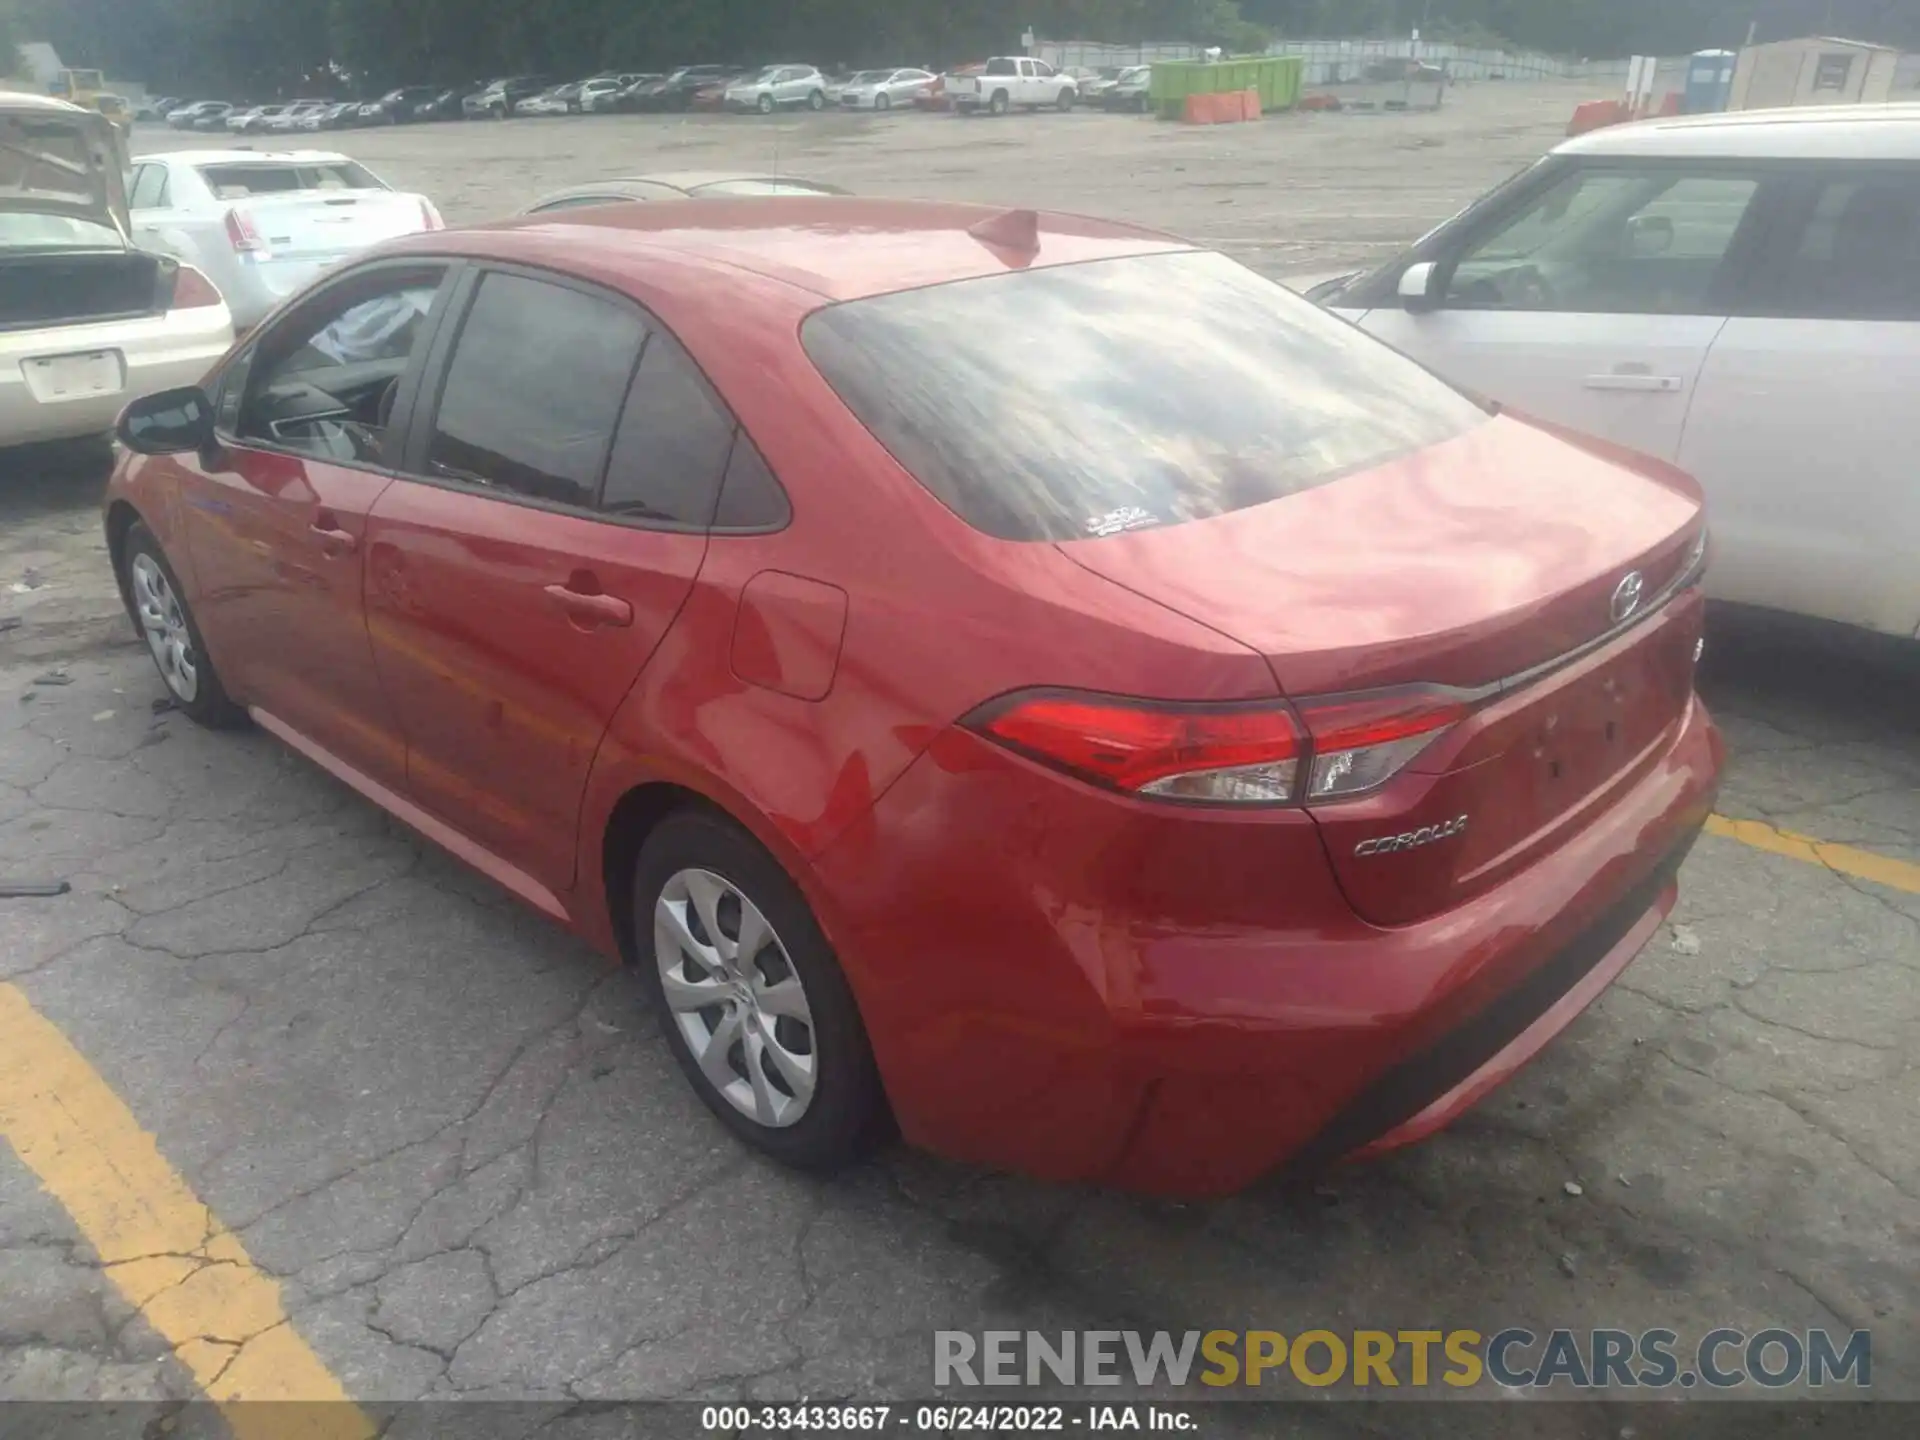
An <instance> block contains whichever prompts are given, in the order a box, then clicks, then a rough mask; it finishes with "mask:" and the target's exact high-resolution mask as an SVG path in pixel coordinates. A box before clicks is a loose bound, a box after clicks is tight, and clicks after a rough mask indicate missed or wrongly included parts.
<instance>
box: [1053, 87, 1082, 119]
mask: <svg viewBox="0 0 1920 1440" xmlns="http://www.w3.org/2000/svg"><path fill="white" fill-rule="evenodd" d="M1078 98H1079V96H1078V95H1077V94H1076V92H1075V91H1074V88H1073V87H1072V86H1071V85H1069V86H1067V87H1065V88H1064V89H1062V90H1061V92H1060V99H1059V101H1058V102H1057V103H1058V105H1059V107H1060V113H1061V114H1062V115H1067V114H1071V113H1072V111H1073V102H1074V101H1075V100H1076V99H1078Z"/></svg>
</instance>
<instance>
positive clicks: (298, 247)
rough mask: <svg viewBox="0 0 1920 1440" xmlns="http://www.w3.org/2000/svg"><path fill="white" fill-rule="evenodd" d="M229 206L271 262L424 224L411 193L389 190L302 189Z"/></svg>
mask: <svg viewBox="0 0 1920 1440" xmlns="http://www.w3.org/2000/svg"><path fill="white" fill-rule="evenodd" d="M234 208H235V209H236V210H237V211H239V212H241V213H243V214H244V215H245V216H246V217H247V218H248V219H249V220H250V221H252V223H253V228H254V230H255V231H256V232H257V233H258V235H259V236H260V239H261V240H262V241H263V242H264V243H265V244H266V246H267V249H268V253H269V254H270V256H271V257H272V260H273V261H274V262H278V261H282V260H287V261H294V262H302V261H304V262H322V263H324V262H328V261H333V260H339V259H343V258H345V257H346V256H348V255H352V254H355V253H357V252H358V251H361V250H365V249H366V248H367V247H368V246H370V245H377V244H379V243H380V242H381V241H382V240H391V239H393V238H394V237H395V236H398V235H412V234H414V233H415V232H416V231H419V230H421V229H424V228H425V225H426V217H425V214H424V212H423V211H422V210H421V207H420V200H419V198H418V197H417V196H414V195H406V194H401V193H398V192H396V191H392V190H304V191H298V192H293V193H288V194H285V195H252V196H249V197H248V198H246V199H245V200H239V201H236V202H235V203H234Z"/></svg>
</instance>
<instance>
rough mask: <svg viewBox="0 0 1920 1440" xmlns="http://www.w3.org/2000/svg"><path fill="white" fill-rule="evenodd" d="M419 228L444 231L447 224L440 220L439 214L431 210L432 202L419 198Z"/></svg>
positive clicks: (423, 197) (422, 197)
mask: <svg viewBox="0 0 1920 1440" xmlns="http://www.w3.org/2000/svg"><path fill="white" fill-rule="evenodd" d="M420 228H421V229H423V230H444V229H446V228H447V222H446V221H444V220H442V219H441V218H440V212H439V211H438V210H436V209H434V208H433V202H432V201H431V200H429V199H427V198H426V196H424V195H423V196H421V197H420Z"/></svg>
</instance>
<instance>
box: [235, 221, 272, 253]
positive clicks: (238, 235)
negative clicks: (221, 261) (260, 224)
mask: <svg viewBox="0 0 1920 1440" xmlns="http://www.w3.org/2000/svg"><path fill="white" fill-rule="evenodd" d="M227 242H228V243H229V244H230V245H232V246H233V253H234V254H236V255H252V256H254V257H255V258H257V259H260V260H271V259H272V258H273V251H272V249H271V248H270V247H269V246H268V244H267V242H266V241H265V240H263V239H261V237H260V231H259V230H258V229H257V228H255V226H254V223H253V217H252V216H251V215H249V214H247V212H246V211H244V210H240V209H234V210H229V211H227Z"/></svg>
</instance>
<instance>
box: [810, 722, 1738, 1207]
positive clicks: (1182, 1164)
mask: <svg viewBox="0 0 1920 1440" xmlns="http://www.w3.org/2000/svg"><path fill="white" fill-rule="evenodd" d="M1722 753H1723V749H1722V744H1721V741H1720V738H1719V735H1718V732H1717V731H1716V730H1715V729H1714V727H1713V725H1712V722H1711V721H1710V720H1709V718H1708V717H1707V714H1706V712H1705V710H1704V708H1703V707H1701V706H1700V704H1699V702H1698V701H1697V700H1696V701H1694V702H1692V704H1691V705H1690V706H1689V708H1688V710H1687V712H1686V714H1685V716H1684V717H1683V718H1682V719H1681V720H1680V721H1678V722H1676V724H1675V726H1674V727H1673V729H1672V731H1671V733H1670V738H1669V742H1668V743H1667V745H1666V747H1665V749H1664V750H1663V751H1662V752H1661V753H1660V755H1659V756H1658V758H1657V759H1656V761H1655V762H1654V763H1653V764H1652V765H1651V766H1650V767H1649V768H1648V769H1647V770H1646V771H1645V772H1644V773H1643V774H1642V775H1641V777H1640V778H1639V779H1638V780H1637V781H1636V782H1635V783H1634V784H1633V785H1632V786H1631V787H1630V788H1629V789H1628V790H1627V791H1626V792H1625V793H1623V794H1622V795H1620V796H1619V797H1618V799H1617V800H1616V801H1615V803H1614V804H1613V805H1611V806H1610V807H1609V808H1608V809H1607V810H1606V811H1605V812H1603V813H1602V814H1600V815H1598V816H1596V817H1595V818H1594V820H1593V821H1592V823H1591V824H1589V825H1588V826H1586V827H1585V828H1584V829H1583V830H1581V831H1579V832H1578V833H1576V834H1574V835H1572V836H1569V837H1567V838H1566V839H1565V840H1564V841H1563V843H1561V844H1560V845H1559V846H1558V847H1557V848H1555V849H1554V850H1552V851H1551V852H1549V853H1548V854H1546V855H1545V856H1544V857H1542V858H1541V859H1540V860H1538V861H1537V862H1535V863H1534V864H1532V865H1530V866H1529V867H1528V868H1527V869H1526V870H1524V871H1522V872H1520V873H1519V874H1517V875H1515V876H1512V877H1511V878H1509V879H1508V880H1506V881H1505V882H1503V883H1502V884H1500V885H1498V886H1496V887H1494V888H1493V889H1491V890H1489V891H1487V892H1485V893H1482V894H1480V895H1478V896H1475V897H1474V898H1473V899H1471V900H1469V901H1467V902H1466V903H1464V904H1462V905H1459V906H1457V907H1455V908H1454V909H1452V910H1449V911H1446V912H1444V913H1442V914H1439V915H1435V916H1432V917H1430V918H1428V919H1424V920H1422V921H1420V922H1418V923H1415V924H1410V925H1405V926H1397V927H1393V928H1381V927H1376V926H1372V925H1368V924H1366V923H1365V922H1363V921H1360V920H1359V919H1358V918H1357V917H1356V916H1355V915H1354V914H1353V911H1352V909H1351V907H1350V906H1349V905H1348V904H1347V903H1346V901H1345V899H1344V897H1343V896H1342V895H1341V894H1340V893H1339V891H1338V888H1337V887H1336V886H1335V884H1334V882H1333V880H1332V877H1331V872H1330V870H1329V867H1328V865H1327V863H1326V860H1325V856H1324V852H1323V851H1322V850H1321V849H1320V848H1319V842H1318V840H1317V838H1316V837H1315V836H1314V835H1313V832H1312V829H1311V827H1310V825H1308V826H1304V827H1303V826H1302V825H1300V824H1298V823H1296V816H1295V815H1293V814H1290V813H1289V814H1281V813H1275V814H1273V815H1272V816H1271V817H1270V818H1267V819H1263V820H1260V821H1257V822H1254V823H1252V824H1249V823H1248V822H1247V821H1246V820H1245V819H1243V818H1241V817H1237V816H1236V817H1231V818H1229V819H1223V818H1221V816H1220V815H1219V812H1196V811H1184V812H1177V813H1169V811H1168V809H1167V807H1155V806H1151V805H1146V804H1136V803H1134V802H1128V801H1120V800H1116V799H1115V798H1114V797H1111V796H1107V795H1103V794H1099V793H1098V792H1094V791H1091V790H1090V789H1088V788H1087V787H1083V786H1079V785H1078V784H1076V783H1075V782H1071V781H1067V780H1063V779H1060V778H1059V777H1056V776H1053V775H1052V774H1050V773H1047V772H1041V771H1039V770H1038V768H1037V767H1033V766H1030V765H1028V764H1027V762H1025V761H1022V760H1019V759H1017V758H1016V757H1013V756H1010V755H1006V754H1004V753H1002V752H1001V751H999V750H998V749H997V748H995V747H993V746H991V745H989V744H987V743H986V742H984V741H981V740H977V739H975V738H973V737H972V736H969V735H966V734H964V733H962V732H949V734H947V735H945V736H943V737H942V738H941V739H940V740H938V741H936V742H935V744H934V746H933V747H932V748H931V749H930V750H929V751H928V753H927V754H926V755H924V756H923V757H922V758H921V759H920V760H919V761H918V762H916V764H915V765H914V766H913V767H912V768H910V769H909V771H908V772H907V773H906V775H904V776H903V777H902V778H901V780H900V781H899V782H898V783H896V784H895V786H894V787H893V788H892V789H891V790H889V791H888V793H887V794H886V795H885V796H884V797H882V799H881V801H880V803H879V805H878V806H876V808H875V810H874V811H873V812H872V816H871V820H870V823H867V824H865V825H862V826H858V827H856V829H855V831H854V832H852V833H850V834H849V835H848V836H846V837H843V838H842V839H841V840H840V841H838V842H836V843H835V845H834V846H832V847H830V848H829V849H828V851H827V852H825V853H824V854H823V855H822V856H820V857H818V859H817V860H816V869H815V877H814V878H815V880H816V881H817V883H818V886H819V887H820V894H819V896H818V898H819V899H820V901H821V905H820V908H821V911H822V914H823V918H824V919H825V921H826V924H827V927H828V931H829V934H830V935H831V936H832V938H833V941H834V943H835V945H836V946H837V948H838V950H839V953H840V955H841V957H842V959H843V961H844V962H845V965H846V968H847V972H848V975H849V978H850V979H851V980H852V982H853V985H854V989H855V992H856V994H857V995H858V997H859V1000H860V1004H861V1009H862V1013H863V1015H864V1016H865V1018H866V1021H867V1027H868V1030H869V1032H870V1033H871V1035H872V1038H873V1044H874V1050H875V1055H876V1058H877V1059H878V1061H879V1063H880V1067H881V1071H882V1074H883V1076H884V1078H885V1081H886V1084H887V1089H888V1094H889V1097H890V1099H891V1100H892V1102H893V1106H894V1110H895V1113H896V1115H897V1116H898V1118H899V1121H900V1124H901V1127H902V1129H903V1131H904V1132H905V1134H906V1136H907V1137H908V1138H909V1139H910V1140H912V1141H913V1142H914V1143H916V1144H919V1145H922V1146H924V1147H926V1148H929V1149H932V1150H936V1151H939V1152H941V1153H944V1154H947V1155H950V1156H953V1157H955V1158H957V1159H963V1160H969V1161H973V1162H977V1163H983V1164H988V1165H993V1166H999V1167H1005V1168H1011V1169H1018V1170H1024V1171H1028V1172H1031V1173H1036V1174H1039V1175H1042V1176H1046V1177H1049V1178H1053V1179H1060V1180H1083V1181H1086V1180H1091V1181H1098V1182H1103V1183H1110V1184H1115V1185H1119V1186H1122V1187H1125V1188H1128V1189H1135V1190H1141V1191H1147V1192H1154V1193H1161V1194H1170V1195H1183V1196H1197V1195H1209V1194H1222V1193H1229V1192H1232V1191H1234V1190H1238V1189H1240V1188H1243V1187H1244V1186H1246V1185H1247V1184H1249V1183H1251V1182H1252V1181H1254V1180H1256V1179H1258V1178H1260V1177H1261V1176H1264V1175H1267V1174H1269V1173H1271V1172H1273V1171H1274V1170H1276V1169H1279V1168H1282V1167H1287V1168H1299V1169H1307V1168H1312V1167H1318V1166H1323V1165H1326V1164H1328V1163H1331V1162H1333V1161H1336V1160H1339V1159H1341V1158H1343V1157H1346V1156H1350V1155H1354V1154H1356V1153H1366V1152H1369V1151H1373V1150H1379V1149H1384V1148H1390V1147H1391V1146H1393V1145H1397V1144H1404V1143H1407V1142H1409V1141H1412V1140H1416V1139H1419V1138H1422V1137H1424V1136H1425V1135H1428V1134H1431V1133H1432V1132H1433V1131H1434V1130H1437V1129H1438V1128H1440V1126H1442V1125H1444V1124H1445V1123H1447V1122H1448V1121H1450V1120H1451V1119H1452V1118H1454V1117H1455V1116H1456V1115H1457V1114H1459V1113H1460V1112H1461V1111H1462V1110H1463V1109H1465V1108H1466V1107H1467V1106H1469V1105H1471V1104H1472V1103H1474V1102H1475V1101H1477V1100H1479V1099H1480V1098H1482V1097H1483V1096H1484V1095H1485V1094H1486V1093H1487V1091H1488V1090H1490V1089H1492V1088H1493V1087H1494V1086H1495V1085H1497V1084H1498V1083H1500V1081H1502V1080H1504V1079H1505V1078H1507V1077H1508V1076H1509V1075H1511V1074H1512V1073H1513V1072H1514V1071H1515V1070H1517V1069H1518V1068H1519V1067H1520V1066H1521V1065H1523V1064H1524V1063H1525V1062H1526V1061H1527V1060H1528V1059H1530V1058H1531V1057H1532V1056H1533V1055H1534V1054H1535V1053H1537V1052H1538V1051H1539V1050H1540V1049H1541V1048H1542V1047H1543V1046H1544V1045H1545V1044H1546V1043H1547V1042H1548V1041H1549V1040H1550V1039H1551V1038H1552V1037H1553V1036H1554V1035H1555V1034H1557V1033H1558V1032H1559V1031H1560V1030H1561V1029H1563V1028H1564V1027H1565V1026H1566V1025H1567V1024H1568V1023H1570V1022H1571V1021H1572V1019H1573V1018H1574V1017H1575V1016H1576V1015H1577V1014H1578V1013H1579V1012H1580V1010H1581V1009H1583V1008H1584V1007H1585V1006H1586V1005H1587V1004H1588V1003H1590V1002H1591V1001H1592V999H1593V998H1594V997H1595V996H1596V995H1598V994H1599V992H1600V991H1601V990H1602V989H1604V988H1605V986H1606V985H1607V984H1608V983H1609V982H1610V981H1611V980H1612V979H1613V978H1614V976H1615V975H1617V974H1618V973H1619V972H1620V970H1621V969H1623V968H1624V967H1625V965H1626V964H1627V963H1628V962H1629V961H1630V960H1631V959H1632V957H1633V956H1634V955H1635V954H1636V953H1638V951H1639V950H1640V948H1641V947H1642V946H1643V945H1644V944H1645V943H1646V941H1647V939H1648V938H1649V937H1650V936H1651V935H1652V933H1653V932H1654V930H1655V929H1656V928H1657V927H1658V925H1659V923H1660V920H1661V918H1662V917H1663V916H1664V915H1665V914H1666V913H1667V911H1668V910H1669V909H1670V908H1671V906H1672V903H1673V895H1674V882H1673V873H1674V871H1675V870H1676V869H1677V868H1678V866H1679V864H1680V861H1681V859H1682V858H1683V857H1684V856H1685V854H1686V851H1687V848H1688V847H1689V846H1690V845H1691V843H1692V840H1693V837H1694V836H1695V835H1696V834H1697V833H1698V831H1699V829H1700V827H1701V825H1702V824H1703V823H1704V822H1705V820H1706V817H1707V815H1708V813H1709V811H1710V809H1711V805H1712V799H1713V794H1714V790H1715V786H1716V783H1717V779H1718V774H1719V769H1720V764H1721V758H1722ZM1298 819H1299V820H1304V817H1298Z"/></svg>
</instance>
